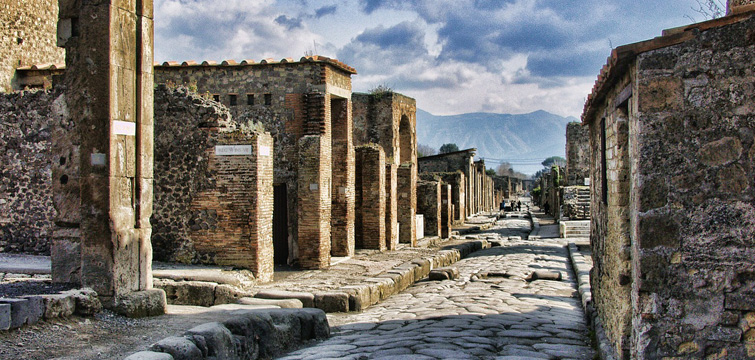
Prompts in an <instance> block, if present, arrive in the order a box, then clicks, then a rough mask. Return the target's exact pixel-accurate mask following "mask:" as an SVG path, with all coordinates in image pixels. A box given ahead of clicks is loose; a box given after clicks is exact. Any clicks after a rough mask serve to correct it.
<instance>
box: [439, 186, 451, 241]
mask: <svg viewBox="0 0 755 360" xmlns="http://www.w3.org/2000/svg"><path fill="white" fill-rule="evenodd" d="M453 206H454V205H453V203H452V202H451V185H449V184H447V183H443V182H441V186H440V237H441V238H443V239H448V238H449V237H451V230H452V229H451V224H452V223H453V213H454V210H453Z"/></svg>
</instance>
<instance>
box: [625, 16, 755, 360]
mask: <svg viewBox="0 0 755 360" xmlns="http://www.w3.org/2000/svg"><path fill="white" fill-rule="evenodd" d="M754 29H755V17H753V16H752V15H751V16H750V17H749V18H748V19H746V20H743V21H740V22H737V23H734V24H731V25H725V26H721V27H719V28H713V29H711V30H708V31H704V32H701V33H700V34H698V35H697V36H696V37H695V38H694V39H692V40H689V41H687V42H684V43H681V44H679V45H675V46H671V47H667V48H663V49H659V50H654V51H650V52H647V53H644V54H642V55H640V56H639V57H638V58H637V60H636V62H637V68H638V75H637V77H638V79H637V82H636V85H635V86H636V87H635V94H637V100H636V104H633V105H635V106H636V109H637V113H636V116H631V117H630V124H629V138H630V145H631V146H632V148H631V149H630V159H632V160H631V161H632V164H631V165H632V166H631V167H632V173H631V176H632V182H631V189H632V198H631V205H630V212H631V217H632V228H631V234H632V238H633V241H632V245H633V246H632V263H633V266H634V267H635V270H634V272H633V274H632V275H633V278H632V282H633V283H632V284H633V285H632V287H633V290H634V292H635V293H634V294H633V297H632V300H633V302H634V304H633V306H634V309H635V310H636V311H635V313H634V314H633V319H632V323H633V327H634V329H633V340H632V356H633V357H634V356H636V358H638V359H650V358H660V357H664V356H669V357H672V356H685V357H696V358H698V357H699V358H701V357H706V356H707V357H708V358H731V359H744V358H752V357H755V322H754V321H753V319H755V300H754V299H755V252H754V251H753V249H755V207H754V206H753V204H754V203H755V202H754V200H755V168H754V167H753V164H755V140H754V139H753V135H752V133H753V130H755V125H754V124H755V86H753V84H754V83H755V73H754V72H753V69H755V30H754Z"/></svg>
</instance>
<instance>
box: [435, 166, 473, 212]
mask: <svg viewBox="0 0 755 360" xmlns="http://www.w3.org/2000/svg"><path fill="white" fill-rule="evenodd" d="M438 175H439V176H440V179H441V180H443V183H445V184H449V185H450V186H451V198H450V199H451V200H450V201H451V205H452V207H453V214H452V217H451V219H452V223H453V224H463V223H464V221H466V219H467V214H466V211H465V210H466V209H465V208H466V203H465V202H464V201H465V193H464V190H465V189H464V188H465V186H466V180H465V178H464V174H463V173H462V172H461V171H457V172H452V173H438Z"/></svg>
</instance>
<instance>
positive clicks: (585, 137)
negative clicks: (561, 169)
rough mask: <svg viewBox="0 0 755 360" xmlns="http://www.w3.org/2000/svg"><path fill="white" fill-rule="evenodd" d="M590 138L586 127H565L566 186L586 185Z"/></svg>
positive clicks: (576, 125)
mask: <svg viewBox="0 0 755 360" xmlns="http://www.w3.org/2000/svg"><path fill="white" fill-rule="evenodd" d="M589 155H590V138H589V129H588V127H587V126H582V124H581V123H577V122H572V123H569V124H567V125H566V186H575V185H587V184H586V183H585V178H589V177H590V156H589Z"/></svg>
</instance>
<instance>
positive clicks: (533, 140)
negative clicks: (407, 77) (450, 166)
mask: <svg viewBox="0 0 755 360" xmlns="http://www.w3.org/2000/svg"><path fill="white" fill-rule="evenodd" d="M572 121H578V120H577V118H575V117H562V116H558V115H554V114H551V113H549V112H546V111H542V110H541V111H535V112H533V113H529V114H521V115H510V114H490V113H471V114H461V115H451V116H436V115H433V114H430V113H428V112H426V111H423V110H420V109H417V142H419V143H420V144H424V145H428V146H430V147H432V148H435V149H436V150H437V149H438V148H440V146H441V145H443V144H445V143H455V144H456V145H458V146H459V149H461V150H463V149H468V148H477V156H479V157H481V158H485V159H486V161H485V164H486V165H487V166H488V168H497V167H498V161H497V160H499V159H504V160H508V161H509V162H511V163H512V165H513V167H514V169H515V170H517V171H520V172H523V173H525V174H534V173H535V172H537V171H538V170H540V169H541V168H542V165H540V162H541V161H543V160H545V158H547V157H549V156H564V152H565V147H566V124H568V123H569V122H572ZM521 159H526V161H516V160H521ZM524 162H528V163H529V164H521V163H524Z"/></svg>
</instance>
